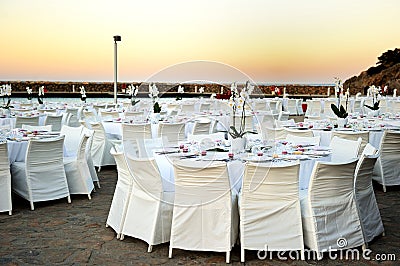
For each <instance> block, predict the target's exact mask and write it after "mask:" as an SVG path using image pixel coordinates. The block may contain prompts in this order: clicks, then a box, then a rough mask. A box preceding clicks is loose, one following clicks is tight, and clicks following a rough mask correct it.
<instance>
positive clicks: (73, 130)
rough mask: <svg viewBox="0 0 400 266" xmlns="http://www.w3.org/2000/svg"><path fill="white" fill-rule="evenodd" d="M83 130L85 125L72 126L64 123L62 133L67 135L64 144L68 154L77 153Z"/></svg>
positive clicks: (74, 154)
mask: <svg viewBox="0 0 400 266" xmlns="http://www.w3.org/2000/svg"><path fill="white" fill-rule="evenodd" d="M82 131H83V126H80V127H70V126H66V125H63V126H62V127H61V131H60V135H62V136H65V139H64V146H65V151H66V154H65V155H66V156H76V155H77V153H78V146H79V142H80V139H81V135H82Z"/></svg>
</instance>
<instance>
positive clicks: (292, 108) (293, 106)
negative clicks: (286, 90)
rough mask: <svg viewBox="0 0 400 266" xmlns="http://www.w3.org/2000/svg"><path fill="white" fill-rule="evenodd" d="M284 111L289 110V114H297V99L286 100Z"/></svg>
mask: <svg viewBox="0 0 400 266" xmlns="http://www.w3.org/2000/svg"><path fill="white" fill-rule="evenodd" d="M286 111H287V112H289V114H290V115H298V112H297V111H298V110H297V99H288V100H287V105H286Z"/></svg>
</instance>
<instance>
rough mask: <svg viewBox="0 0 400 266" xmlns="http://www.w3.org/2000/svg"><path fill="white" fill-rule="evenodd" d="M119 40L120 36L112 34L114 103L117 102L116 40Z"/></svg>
mask: <svg viewBox="0 0 400 266" xmlns="http://www.w3.org/2000/svg"><path fill="white" fill-rule="evenodd" d="M120 41H121V36H119V35H115V36H114V103H115V104H117V42H120Z"/></svg>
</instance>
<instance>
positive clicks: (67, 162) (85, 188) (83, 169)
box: [64, 135, 94, 199]
mask: <svg viewBox="0 0 400 266" xmlns="http://www.w3.org/2000/svg"><path fill="white" fill-rule="evenodd" d="M88 139H89V136H87V135H83V137H82V138H81V140H80V142H79V146H78V153H77V156H76V157H65V158H64V169H65V174H66V176H67V181H68V188H69V193H70V194H87V195H88V198H89V199H91V196H90V193H92V191H93V189H94V186H93V180H92V177H91V175H90V170H89V166H88V164H87V161H86V143H87V141H88Z"/></svg>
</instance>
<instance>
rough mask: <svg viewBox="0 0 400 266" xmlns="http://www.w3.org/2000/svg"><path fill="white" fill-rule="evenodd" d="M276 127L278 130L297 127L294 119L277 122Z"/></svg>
mask: <svg viewBox="0 0 400 266" xmlns="http://www.w3.org/2000/svg"><path fill="white" fill-rule="evenodd" d="M275 125H276V127H277V128H282V127H287V126H296V122H295V121H294V119H293V118H292V119H289V120H287V121H278V120H276V121H275Z"/></svg>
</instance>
